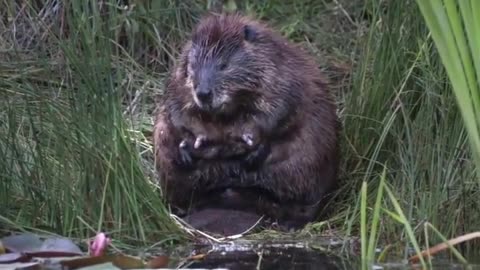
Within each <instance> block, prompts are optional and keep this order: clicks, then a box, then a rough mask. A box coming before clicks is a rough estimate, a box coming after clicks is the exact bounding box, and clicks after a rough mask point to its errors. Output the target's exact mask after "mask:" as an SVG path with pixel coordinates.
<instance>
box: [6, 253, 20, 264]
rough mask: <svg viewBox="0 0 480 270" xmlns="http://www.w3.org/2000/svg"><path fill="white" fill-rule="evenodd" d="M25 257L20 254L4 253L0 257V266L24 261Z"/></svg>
mask: <svg viewBox="0 0 480 270" xmlns="http://www.w3.org/2000/svg"><path fill="white" fill-rule="evenodd" d="M25 259H26V258H25V255H23V254H22V253H5V254H2V255H0V264H2V263H13V262H20V261H24V260H25Z"/></svg>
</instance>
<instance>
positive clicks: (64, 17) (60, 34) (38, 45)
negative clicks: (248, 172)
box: [0, 0, 480, 258]
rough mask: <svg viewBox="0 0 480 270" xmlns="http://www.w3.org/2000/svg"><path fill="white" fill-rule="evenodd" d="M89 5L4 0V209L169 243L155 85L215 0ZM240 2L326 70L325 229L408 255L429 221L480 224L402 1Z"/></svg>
mask: <svg viewBox="0 0 480 270" xmlns="http://www.w3.org/2000/svg"><path fill="white" fill-rule="evenodd" d="M97 2H98V1H93V0H90V1H84V2H82V1H63V2H62V3H64V5H59V4H58V3H60V2H57V1H44V2H43V3H42V4H41V5H40V6H38V7H37V6H27V7H26V8H24V9H22V7H21V6H18V5H16V4H12V3H11V2H10V1H2V2H1V5H2V6H1V7H0V13H1V16H2V17H3V18H10V19H7V20H3V21H1V22H0V23H2V24H1V25H0V28H2V29H3V30H4V31H0V32H1V33H2V38H1V39H0V40H1V41H0V49H1V58H2V61H1V62H0V65H1V66H0V177H1V179H0V180H1V181H0V194H1V196H0V202H1V203H2V204H1V206H2V209H6V210H4V211H2V213H1V215H2V216H3V217H4V219H0V220H5V219H7V220H10V221H11V222H13V223H9V224H19V225H22V226H24V227H25V226H26V227H35V228H45V229H48V230H52V231H55V232H58V233H62V234H66V235H72V236H78V237H86V236H88V235H91V233H92V230H96V229H102V230H107V231H111V232H114V233H116V235H115V236H116V237H121V238H127V239H129V238H134V239H143V240H146V239H158V240H165V239H167V240H168V239H171V238H172V237H173V238H175V239H179V238H181V236H182V234H180V233H178V230H177V228H176V226H175V225H174V224H173V223H172V222H171V221H170V220H169V218H168V207H166V206H164V205H163V201H162V196H161V192H160V190H158V187H157V186H156V185H155V181H154V179H155V174H154V170H153V159H152V151H151V142H150V140H149V136H150V132H151V127H152V115H151V112H152V107H153V96H154V95H155V94H157V93H160V94H161V91H162V88H163V85H162V84H163V78H164V76H165V72H166V71H167V70H168V68H169V67H170V66H171V64H172V62H173V61H174V58H175V56H176V54H177V53H178V48H179V46H180V44H181V42H182V41H183V39H184V38H185V36H186V33H188V32H189V30H190V29H191V26H192V25H193V23H194V22H195V21H196V20H197V19H198V18H199V16H200V14H201V13H202V12H203V11H204V10H205V9H206V8H207V6H209V5H210V4H211V3H210V2H212V1H206V2H204V1H189V4H188V6H187V4H186V3H185V2H184V1H151V2H149V1H141V2H140V1H138V2H135V5H130V6H128V7H127V8H124V7H121V6H118V5H117V4H116V1H113V0H112V1H107V2H106V3H105V4H104V5H103V6H98V5H97V4H94V3H97ZM207 2H208V3H207ZM230 2H231V1H229V5H230V8H232V7H233V8H234V7H235V5H231V3H230ZM32 5H33V4H32ZM3 7H5V8H3ZM236 7H238V8H239V9H242V10H244V11H246V12H247V13H249V14H252V15H254V16H256V17H257V18H261V19H264V20H267V21H268V22H269V23H270V24H272V25H273V26H275V27H276V28H277V29H280V31H281V32H282V34H284V35H285V36H287V37H288V38H290V39H291V40H293V41H295V42H300V43H302V44H303V45H304V46H305V47H306V48H307V49H309V50H310V51H311V52H312V54H313V55H315V56H316V57H317V59H318V62H319V64H320V66H321V68H322V69H323V70H324V71H325V73H326V74H327V76H328V77H329V78H330V79H331V86H332V89H333V90H334V92H335V94H336V95H337V97H338V102H339V106H340V110H339V114H340V116H341V118H342V121H343V125H344V130H343V134H342V154H343V155H342V156H343V163H342V167H341V168H342V170H341V171H342V173H341V179H342V183H343V184H344V185H342V186H343V187H342V189H341V192H340V194H341V199H343V200H341V201H339V202H338V203H337V205H336V209H338V211H336V212H335V213H336V215H335V216H334V217H332V219H331V220H330V223H331V226H332V227H333V228H335V229H337V230H340V231H341V232H342V233H344V234H346V235H363V236H364V237H365V239H364V240H365V241H367V242H365V243H364V246H363V248H364V250H365V251H367V254H368V256H367V257H368V258H373V257H374V254H373V253H374V252H373V250H374V247H375V246H377V245H379V246H383V245H385V244H389V243H394V244H395V247H396V249H393V250H401V251H403V252H402V255H403V256H405V257H406V256H407V255H408V251H409V250H410V247H411V246H412V243H418V246H419V247H424V246H427V245H429V244H432V243H437V242H438V241H441V239H440V238H439V237H438V234H432V235H425V233H424V231H423V230H422V229H421V228H422V227H423V226H422V225H423V224H424V223H425V222H428V223H429V224H432V226H433V227H434V228H436V229H438V231H439V232H441V233H442V235H444V236H445V237H447V238H448V237H452V236H455V235H458V234H462V233H464V232H470V231H472V230H475V229H477V228H478V227H479V225H480V216H479V214H478V211H477V210H478V209H480V202H479V201H478V199H477V198H478V197H479V187H478V185H479V184H478V181H477V178H476V175H475V173H474V172H475V171H474V169H475V164H474V163H472V160H471V151H470V150H471V148H470V147H469V144H468V136H467V134H470V133H467V131H468V130H469V129H467V130H466V129H465V128H464V122H463V120H462V119H463V118H462V111H461V110H459V106H458V105H457V103H456V95H455V93H456V92H454V91H452V90H453V89H452V88H451V85H450V81H449V73H448V72H447V71H448V69H447V70H445V68H444V65H443V63H442V58H441V57H440V55H442V51H440V52H437V48H436V46H435V44H434V43H433V42H432V39H431V37H430V31H429V29H428V27H427V25H426V24H425V22H424V20H423V19H422V17H421V14H422V13H421V12H420V9H419V8H418V6H417V3H416V2H415V1H414V0H406V1H382V0H356V1H347V0H342V1H340V0H338V1H318V2H315V3H314V1H313V2H312V1H306V0H301V1H297V2H293V1H279V0H278V1H277V0H275V1H237V5H236ZM472 10H473V9H472ZM472 20H475V19H472ZM432 36H433V38H434V39H435V35H433V33H432ZM439 53H440V54H439ZM458 61H460V60H458ZM461 61H463V58H462V60H461ZM454 87H455V85H454ZM467 109H468V108H467ZM470 111H471V110H470ZM468 132H470V131H468ZM385 168H386V169H385ZM379 175H382V177H378V176H379ZM382 179H383V180H382ZM382 181H384V182H383V184H382ZM362 185H363V186H364V187H368V189H366V188H364V192H363V193H362V192H361V191H362ZM384 187H387V189H385V190H388V191H384ZM372 190H377V191H382V192H383V195H382V194H380V195H378V193H374V192H371V191H372ZM360 202H361V204H360ZM359 205H362V207H360V206H359ZM371 205H374V206H375V207H374V208H373V211H372V210H371V207H369V206H371ZM380 206H381V208H382V210H381V211H380V210H378V209H380V208H378V207H380ZM37 207H38V210H37ZM385 213H387V214H385ZM392 213H396V214H394V215H391V214H392ZM399 213H402V215H401V216H402V219H401V220H402V222H400V223H399V222H398V221H399V219H398V218H396V217H398V216H399V215H400V214H399ZM368 220H370V222H367V221H368ZM372 220H373V223H372ZM362 224H363V225H362ZM362 226H363V227H362ZM90 227H91V228H90ZM151 235H154V236H155V237H150V236H151ZM367 238H368V239H367Z"/></svg>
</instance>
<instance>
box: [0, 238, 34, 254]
mask: <svg viewBox="0 0 480 270" xmlns="http://www.w3.org/2000/svg"><path fill="white" fill-rule="evenodd" d="M2 243H3V246H4V247H5V248H6V249H7V250H9V251H10V252H20V253H22V252H29V251H34V250H38V249H40V247H41V246H42V244H43V242H42V240H40V237H39V236H37V235H35V234H31V233H25V234H17V235H11V236H7V237H4V238H2Z"/></svg>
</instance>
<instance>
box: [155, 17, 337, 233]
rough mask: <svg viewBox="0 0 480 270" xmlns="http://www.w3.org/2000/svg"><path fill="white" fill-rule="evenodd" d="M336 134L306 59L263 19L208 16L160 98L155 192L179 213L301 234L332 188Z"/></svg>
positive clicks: (331, 105)
mask: <svg viewBox="0 0 480 270" xmlns="http://www.w3.org/2000/svg"><path fill="white" fill-rule="evenodd" d="M339 129H340V125H339V121H338V118H337V115H336V105H335V102H334V100H333V97H332V95H331V93H329V91H328V89H327V86H326V83H325V80H324V78H323V77H322V75H321V73H320V71H319V69H318V67H317V65H316V63H315V62H314V61H313V57H312V56H310V55H308V54H307V53H305V52H304V51H303V50H302V48H300V47H298V46H296V45H295V44H292V43H290V42H289V41H288V40H287V39H285V38H284V37H282V36H281V35H280V34H279V33H277V32H275V31H274V30H273V29H272V28H270V27H268V26H267V25H265V24H264V23H262V22H260V21H257V20H254V19H252V18H249V17H246V16H243V15H240V14H221V15H208V16H206V17H204V18H202V19H201V20H200V22H199V23H198V24H197V26H196V27H195V28H194V30H193V32H192V34H191V37H190V39H189V40H188V41H187V42H186V44H185V45H184V47H183V50H182V53H181V55H180V56H179V59H178V62H177V63H176V65H175V66H174V68H173V70H172V72H171V73H170V76H169V78H168V80H167V83H166V90H165V92H164V93H163V94H162V95H161V96H160V97H159V99H158V104H157V110H156V117H155V126H154V135H153V137H154V138H153V140H154V149H155V156H156V166H157V169H158V172H159V174H160V175H159V176H160V184H161V186H162V190H163V192H165V194H164V195H165V198H166V199H167V201H168V202H169V203H170V204H171V205H172V206H174V207H175V208H176V209H177V210H178V212H177V213H179V214H181V213H182V212H183V213H187V212H189V211H193V212H195V211H200V210H201V209H207V208H223V209H237V210H243V211H250V212H255V213H257V214H258V215H265V216H266V217H268V218H270V219H272V220H274V221H277V222H279V224H284V225H285V226H287V227H294V228H298V227H299V226H303V225H304V224H305V223H307V222H309V221H313V220H314V219H315V218H316V216H317V214H318V211H319V210H322V208H323V207H324V205H325V203H326V202H327V199H328V196H327V195H328V194H329V193H330V192H331V191H333V190H334V189H335V187H336V183H337V167H338V159H339V154H338V132H339ZM219 231H223V230H221V228H219Z"/></svg>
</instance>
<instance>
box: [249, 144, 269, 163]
mask: <svg viewBox="0 0 480 270" xmlns="http://www.w3.org/2000/svg"><path fill="white" fill-rule="evenodd" d="M269 154H270V145H269V144H268V143H259V144H258V145H257V147H256V148H255V149H254V150H252V151H250V152H249V153H248V154H247V155H246V156H245V158H244V159H243V163H244V166H245V167H246V168H247V169H256V168H258V167H259V166H261V165H262V164H263V162H264V161H265V160H266V159H267V157H268V155H269Z"/></svg>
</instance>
